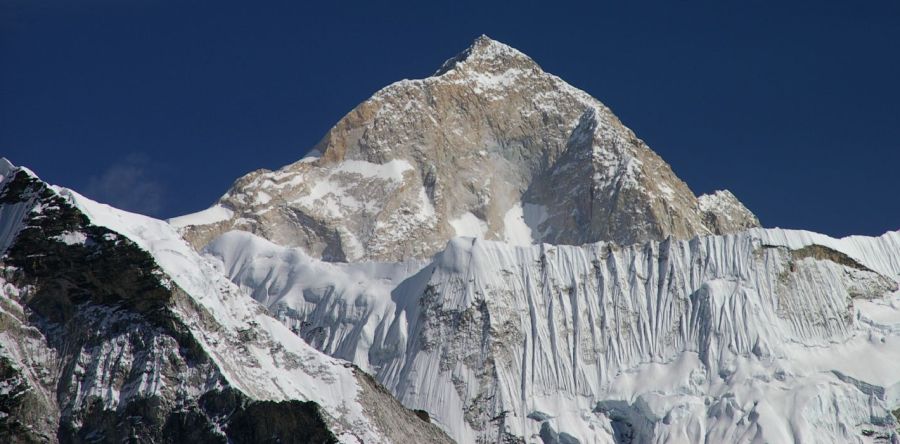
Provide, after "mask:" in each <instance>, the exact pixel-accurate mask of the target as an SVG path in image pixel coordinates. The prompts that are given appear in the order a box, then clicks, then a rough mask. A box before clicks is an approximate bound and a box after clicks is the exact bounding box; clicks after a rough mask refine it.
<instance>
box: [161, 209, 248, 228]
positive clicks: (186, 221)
mask: <svg viewBox="0 0 900 444" xmlns="http://www.w3.org/2000/svg"><path fill="white" fill-rule="evenodd" d="M233 216H234V212H233V211H231V210H229V209H228V208H225V207H223V206H221V205H213V206H211V207H209V208H207V209H205V210H203V211H198V212H196V213H192V214H186V215H184V216H178V217H173V218H171V219H169V224H171V225H172V226H173V227H175V228H184V227H187V226H191V225H207V224H214V223H216V222H221V221H225V220H228V219H231V218H232V217H233Z"/></svg>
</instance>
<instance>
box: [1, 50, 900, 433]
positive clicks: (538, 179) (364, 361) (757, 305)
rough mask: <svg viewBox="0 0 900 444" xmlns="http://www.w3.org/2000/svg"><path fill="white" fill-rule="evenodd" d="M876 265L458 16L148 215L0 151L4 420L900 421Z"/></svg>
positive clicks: (661, 424)
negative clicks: (323, 128)
mask: <svg viewBox="0 0 900 444" xmlns="http://www.w3.org/2000/svg"><path fill="white" fill-rule="evenodd" d="M898 281H900V232H889V233H886V234H885V235H883V236H880V237H861V236H853V237H848V238H843V239H834V238H830V237H828V236H824V235H819V234H816V233H810V232H806V231H796V230H781V229H763V228H760V227H759V222H758V220H757V218H756V217H755V216H754V215H753V213H752V212H750V210H748V209H747V208H746V207H745V206H744V205H743V204H741V202H740V201H739V200H738V199H737V198H736V197H735V196H734V195H733V194H731V193H730V192H728V191H717V192H715V193H713V194H710V195H703V196H699V197H698V196H696V195H695V194H694V193H693V192H692V191H691V190H690V189H689V188H688V186H687V185H686V184H685V183H684V182H682V181H681V180H680V179H678V177H676V176H675V174H674V173H673V172H672V170H671V168H670V167H669V166H668V165H667V164H666V163H665V162H664V161H663V160H662V159H660V158H659V156H657V155H656V154H655V153H653V152H652V151H651V150H650V148H649V147H647V146H646V145H645V144H644V143H643V142H642V141H641V140H640V139H638V138H637V137H636V136H635V135H634V134H633V133H632V132H631V131H630V130H629V129H628V128H626V127H625V126H624V125H623V124H622V123H621V122H620V121H619V120H618V119H617V118H616V117H615V116H614V115H613V114H612V112H611V111H610V110H609V109H608V108H606V107H605V106H604V105H602V104H601V103H600V102H598V101H597V100H595V99H593V98H591V97H590V96H588V95H587V94H586V93H584V92H582V91H579V90H578V89H576V88H574V87H572V86H570V85H568V84H566V83H565V82H563V81H562V80H561V79H559V78H557V77H555V76H553V75H550V74H548V73H546V72H544V71H543V70H542V69H541V68H540V67H539V66H538V65H537V64H536V63H535V62H534V61H533V60H531V59H530V58H529V57H527V56H526V55H524V54H522V53H521V52H519V51H517V50H515V49H513V48H510V47H509V46H506V45H504V44H502V43H499V42H496V41H493V40H491V39H489V38H487V37H480V38H478V39H477V40H476V41H475V42H474V43H473V45H472V46H471V47H470V48H468V49H467V50H465V51H464V52H462V53H461V54H459V55H457V56H456V57H454V58H452V59H450V60H448V61H447V62H446V63H444V64H443V66H441V67H440V69H438V70H437V72H436V73H435V74H434V75H432V76H431V77H428V78H425V79H421V80H403V81H400V82H397V83H395V84H392V85H390V86H388V87H386V88H384V89H382V90H381V91H378V92H377V93H375V94H374V95H373V96H372V97H371V98H370V99H369V100H367V101H365V102H363V103H362V104H360V105H359V106H358V107H357V108H355V109H354V110H353V111H351V112H350V113H349V114H348V115H347V116H345V117H344V118H343V119H341V120H340V121H339V122H338V123H337V124H336V125H335V126H334V128H332V129H331V130H330V131H329V132H328V134H326V136H325V137H324V138H323V140H322V141H321V142H319V144H318V145H317V146H316V147H315V150H314V151H313V153H312V154H311V155H309V156H307V157H305V158H303V159H300V160H299V161H297V162H295V163H293V164H290V165H287V166H285V167H283V168H281V169H280V170H277V171H265V170H259V171H255V172H253V173H250V174H248V175H246V176H244V177H242V178H240V179H238V180H237V181H236V182H235V184H234V186H233V187H232V188H231V189H230V190H229V191H228V192H227V193H226V194H225V195H224V196H223V197H222V198H221V199H220V200H219V201H218V202H217V203H216V204H215V205H213V206H212V207H211V208H209V209H207V210H204V211H201V212H199V213H194V214H190V215H186V216H183V217H179V218H174V219H171V220H169V221H168V223H165V222H162V221H158V220H154V219H151V218H147V217H143V216H138V215H134V214H130V213H126V212H122V211H119V210H115V209H113V208H110V207H108V206H105V205H102V204H99V203H96V202H93V201H90V200H89V199H86V198H84V197H82V196H80V195H78V194H77V193H75V192H74V191H70V190H66V189H62V188H57V187H53V186H49V185H47V184H44V183H43V182H41V181H40V180H39V179H38V178H37V177H36V176H35V175H34V174H33V173H31V172H30V171H28V170H27V169H24V168H16V167H13V166H12V165H10V164H8V163H6V162H5V161H3V162H0V289H2V295H0V296H2V297H0V440H4V439H5V440H12V441H21V442H43V441H62V442H85V441H122V440H128V439H132V438H138V439H143V440H145V441H150V442H181V441H187V440H197V441H202V442H259V441H265V440H281V441H282V442H322V441H326V442H329V441H331V442H333V441H336V440H337V441H343V442H394V443H421V442H445V441H450V440H455V441H457V442H460V443H476V442H478V443H499V442H502V443H544V444H551V443H565V444H573V443H584V444H586V443H645V442H655V443H694V442H743V443H763V442H769V443H786V442H816V443H819V442H835V443H837V442H840V443H848V442H849V443H853V442H894V443H900V434H898V418H900V290H898ZM370 375H371V376H370ZM410 409H414V410H410ZM145 437H149V438H145Z"/></svg>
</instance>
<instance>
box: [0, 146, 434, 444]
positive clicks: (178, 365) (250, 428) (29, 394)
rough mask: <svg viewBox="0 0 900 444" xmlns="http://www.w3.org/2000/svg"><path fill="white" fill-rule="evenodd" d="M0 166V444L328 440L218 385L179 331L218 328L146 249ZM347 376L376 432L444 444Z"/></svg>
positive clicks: (329, 434)
mask: <svg viewBox="0 0 900 444" xmlns="http://www.w3.org/2000/svg"><path fill="white" fill-rule="evenodd" d="M4 162H5V161H4ZM6 168H7V170H8V171H6V174H2V175H5V176H6V177H3V179H2V185H0V227H3V231H2V233H0V234H2V235H3V240H2V243H0V247H2V256H0V285H2V287H0V288H2V295H0V442H11V443H43V442H61V443H78V442H110V443H112V442H116V443H118V442H159V443H165V442H170V443H178V442H198V443H225V442H234V443H257V442H285V443H289V442H309V443H326V442H337V437H336V433H335V430H334V424H331V423H329V420H328V419H326V416H327V414H323V412H322V409H321V407H320V406H319V405H317V403H315V402H312V401H304V400H299V399H290V400H278V401H274V400H265V399H255V398H254V397H253V396H252V395H251V396H248V394H247V393H245V392H244V391H242V389H241V388H239V387H235V386H234V385H233V384H232V383H231V382H230V381H229V378H228V377H226V375H225V374H223V372H222V368H221V365H222V362H217V360H216V359H213V357H212V356H211V355H210V352H209V351H208V350H207V349H206V348H205V346H204V345H203V344H202V343H201V342H199V341H198V340H197V337H196V335H197V334H198V332H197V331H196V328H195V327H194V326H191V325H188V324H189V323H194V322H196V323H200V324H202V325H203V326H204V328H207V329H209V330H211V331H214V332H215V331H217V330H221V329H222V327H221V326H219V325H217V320H216V319H215V318H214V317H213V315H212V314H211V313H210V312H209V311H207V310H206V309H205V308H204V307H203V306H202V305H201V304H198V303H197V302H196V301H194V300H193V299H192V296H191V295H190V294H188V293H186V292H185V291H184V290H183V289H181V288H180V287H178V286H177V285H174V284H173V282H172V281H171V279H170V278H169V277H168V276H167V275H166V273H165V271H164V270H162V269H161V268H160V267H159V265H158V264H157V262H156V260H155V259H154V257H153V256H152V255H151V254H150V253H148V252H147V251H145V250H144V249H142V248H140V247H139V246H138V245H137V244H135V243H134V242H132V241H131V240H130V239H129V238H127V237H126V236H123V235H122V234H120V233H117V232H115V231H112V230H110V229H108V228H105V227H102V226H97V225H94V224H92V222H91V220H90V219H89V218H88V217H87V216H86V215H85V214H84V213H83V212H82V211H80V210H79V209H78V208H76V207H75V206H74V205H73V204H72V202H71V201H69V200H68V199H66V198H64V197H62V196H60V195H59V193H58V192H57V191H56V190H54V189H52V188H51V187H49V186H48V185H47V184H45V183H44V182H42V181H40V180H39V179H38V178H37V177H35V176H34V175H32V174H31V173H30V172H28V171H27V170H24V169H13V168H10V167H9V166H7V167H6ZM73 240H77V241H73ZM236 302H240V301H236ZM251 302H252V301H250V300H249V299H248V300H245V301H244V303H251ZM246 334H247V335H250V336H252V335H253V332H246ZM226 365H253V364H252V362H250V363H242V362H230V363H226ZM347 365H348V366H349V364H347ZM352 371H353V372H354V373H357V374H358V375H359V377H360V379H359V381H360V384H359V385H360V387H363V388H364V391H365V392H366V393H364V394H363V395H362V396H361V398H365V400H364V401H362V403H363V405H368V409H369V410H370V411H372V412H377V413H378V415H379V418H378V421H379V423H380V424H383V425H385V426H386V427H385V428H387V427H388V426H389V427H392V428H396V429H397V430H399V431H402V432H404V433H406V436H412V437H416V436H419V437H420V438H422V439H428V440H429V441H441V440H444V441H447V440H448V439H447V438H446V435H444V434H443V433H442V432H440V431H439V430H438V429H437V428H436V427H435V426H433V425H431V424H428V423H427V422H426V421H423V420H421V419H420V418H419V417H418V416H417V415H416V414H415V413H414V412H411V411H408V410H406V409H405V408H403V407H402V406H400V405H399V403H397V401H396V400H394V399H393V398H391V397H390V396H389V395H388V396H383V395H381V393H382V392H384V393H386V392H385V391H384V389H383V388H379V387H378V385H377V383H374V381H371V380H370V379H369V378H368V377H365V376H364V375H363V374H362V373H361V372H358V370H355V369H353V370H352ZM404 422H407V423H408V424H404ZM394 432H395V431H394V430H388V431H386V433H385V435H386V436H389V435H390V434H392V433H394Z"/></svg>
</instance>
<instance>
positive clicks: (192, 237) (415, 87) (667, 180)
mask: <svg viewBox="0 0 900 444" xmlns="http://www.w3.org/2000/svg"><path fill="white" fill-rule="evenodd" d="M313 153H314V154H313V155H311V156H309V157H307V158H304V159H302V160H300V161H298V162H296V163H294V164H291V165H288V166H285V167H284V168H282V169H280V170H278V171H274V172H272V171H264V170H260V171H256V172H253V173H250V174H248V175H247V176H244V177H242V178H240V179H239V180H238V181H237V182H235V184H234V186H233V187H232V189H231V190H229V191H228V192H227V193H226V194H225V195H224V196H223V197H222V198H221V199H220V201H219V202H218V203H217V205H216V206H214V207H213V208H212V209H210V210H207V211H206V212H203V213H202V214H198V215H192V216H187V217H183V218H176V219H174V220H172V222H173V224H175V225H177V226H179V227H181V231H182V233H183V234H184V236H185V237H186V238H187V239H188V240H189V241H190V242H191V243H192V244H193V245H194V246H195V247H198V248H199V247H201V246H202V245H205V244H206V243H207V242H209V241H210V240H211V239H213V238H214V237H215V236H217V235H219V234H221V233H223V232H225V231H228V230H230V229H240V230H245V231H250V232H253V233H256V234H258V235H260V236H263V237H265V238H267V239H269V240H272V241H273V242H276V243H278V244H281V245H286V246H298V247H301V248H303V249H304V250H306V251H307V252H309V253H310V254H311V255H313V256H315V257H319V258H322V259H325V260H329V261H359V260H380V261H384V260H392V261H396V260H404V259H410V258H425V257H430V256H431V255H433V254H434V253H436V252H438V251H439V250H440V249H442V248H443V247H444V245H445V244H446V242H447V241H448V240H449V239H450V238H451V237H454V236H456V235H466V236H479V237H483V238H485V239H496V240H503V241H506V242H509V243H514V244H526V245H528V244H533V243H538V242H547V243H553V244H575V245H578V244H583V243H590V242H596V241H600V240H607V241H615V242H617V243H620V244H630V243H637V242H643V241H647V240H662V239H664V238H666V237H668V236H673V237H675V238H679V239H684V238H690V237H693V236H697V235H705V234H722V233H727V232H732V231H735V230H738V229H743V228H746V227H753V226H758V221H757V220H756V218H755V217H754V216H753V214H752V213H750V212H749V211H748V210H747V209H746V208H744V207H743V205H741V204H740V202H738V201H737V199H734V198H733V196H731V198H730V199H718V200H727V205H708V206H707V208H706V209H704V208H701V201H699V200H698V199H697V197H695V195H694V194H693V193H692V192H691V190H690V189H689V188H688V186H687V185H686V184H685V183H684V182H682V181H681V180H680V179H678V177H676V176H675V174H674V173H673V172H672V170H671V168H670V167H669V165H667V164H666V163H665V162H664V161H663V160H662V159H660V158H659V156H657V155H656V154H655V153H654V152H653V151H651V150H650V148H648V147H647V146H646V144H644V143H643V141H641V140H640V139H638V138H637V136H635V134H634V133H633V132H632V131H631V130H629V129H628V128H626V127H625V126H624V125H623V124H622V123H621V122H620V121H619V120H618V119H617V118H616V117H615V116H614V115H613V114H612V112H611V111H610V110H609V109H608V108H606V107H605V106H604V105H603V104H601V103H600V102H599V101H597V100H595V99H593V98H592V97H590V96H589V95H587V94H586V93H584V92H583V91H580V90H578V89H576V88H574V87H572V86H570V85H568V84H566V83H565V82H563V81H562V80H561V79H559V78H558V77H555V76H553V75H551V74H548V73H546V72H544V71H543V70H542V69H541V68H540V67H539V66H538V65H537V64H536V63H535V62H534V61H533V60H531V59H530V58H529V57H528V56H526V55H524V54H522V53H521V52H519V51H517V50H515V49H513V48H510V47H509V46H506V45H504V44H502V43H499V42H496V41H493V40H491V39H489V38H487V37H480V38H478V39H477V40H476V41H475V42H474V44H473V45H472V46H471V47H470V48H468V49H467V50H466V51H464V52H463V53H461V54H459V55H458V56H456V57H454V58H452V59H450V60H448V61H447V62H446V63H444V65H443V66H442V67H441V68H440V69H439V70H438V71H437V72H436V73H435V74H434V75H433V76H431V77H428V78H425V79H421V80H403V81H400V82H397V83H394V84H392V85H390V86H388V87H386V88H384V89H382V90H381V91H378V92H377V93H376V94H375V95H374V96H372V97H371V98H370V99H369V100H367V101H365V102H363V103H362V104H360V105H359V106H357V107H356V109H354V110H353V111H351V112H350V113H349V114H347V115H346V116H345V117H344V118H343V119H341V120H340V121H339V122H338V123H337V124H336V125H335V126H334V128H332V129H331V130H330V131H329V132H328V134H326V135H325V137H324V139H323V140H322V141H321V142H319V144H318V145H317V146H316V147H315V149H314V151H313ZM729 196H730V194H729Z"/></svg>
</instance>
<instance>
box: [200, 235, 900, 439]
mask: <svg viewBox="0 0 900 444" xmlns="http://www.w3.org/2000/svg"><path fill="white" fill-rule="evenodd" d="M204 253H205V254H206V256H207V257H208V258H210V260H211V261H212V262H215V263H217V266H218V267H220V268H221V271H222V272H224V273H225V274H227V275H228V276H229V277H230V278H231V279H232V280H233V281H234V282H235V283H237V284H238V285H240V286H241V287H242V288H244V289H245V290H246V291H248V292H249V293H250V294H251V295H252V296H253V298H254V299H256V300H257V301H259V302H261V303H262V304H264V305H265V306H266V307H267V308H268V309H269V311H270V313H272V314H273V315H274V316H275V317H277V318H278V319H280V320H281V321H282V322H284V323H285V324H286V325H287V326H288V327H290V328H291V329H292V330H293V331H294V332H296V333H297V334H299V335H301V336H302V337H303V338H304V339H306V341H307V342H309V343H310V344H311V345H313V346H315V347H316V348H318V349H320V350H322V351H324V352H326V353H328V354H330V355H333V356H335V357H339V358H342V359H346V360H349V361H352V362H354V363H355V364H357V365H359V366H360V367H361V368H362V369H364V370H365V371H367V372H370V373H371V374H373V375H374V376H375V377H376V378H377V379H378V380H379V381H380V382H381V383H383V384H384V385H385V386H386V387H387V388H389V389H390V390H391V392H392V393H393V394H394V395H395V396H396V397H397V398H398V399H399V400H400V401H401V402H402V403H403V404H404V405H406V406H407V407H409V408H415V409H423V410H426V411H428V412H429V413H430V414H431V416H432V419H433V420H434V421H435V422H436V423H438V424H439V425H441V426H442V427H443V428H444V429H445V430H446V431H447V432H448V433H449V434H450V435H451V436H452V437H453V438H454V439H456V440H457V441H459V442H499V441H506V440H511V441H518V440H524V441H526V442H541V441H543V442H582V443H588V442H658V443H664V442H665V443H672V442H748V443H750V442H792V441H793V442H878V441H881V442H897V440H898V436H897V432H896V430H895V429H896V427H897V419H896V418H895V417H894V414H892V411H894V410H896V409H897V408H898V407H900V372H898V371H897V364H896V363H897V362H900V292H898V289H897V283H896V282H897V280H898V279H900V233H897V232H890V233H887V234H885V235H883V236H881V237H861V236H854V237H848V238H843V239H834V238H830V237H828V236H824V235H819V234H815V233H811V232H805V231H793V230H781V229H751V230H748V231H745V232H741V233H737V234H729V235H723V236H703V237H695V238H693V239H690V240H674V239H667V240H664V241H662V242H656V241H652V242H646V243H643V244H635V245H631V246H617V245H615V244H612V243H606V242H600V243H595V244H588V245H583V246H562V245H549V244H541V245H536V246H511V245H508V244H504V243H501V242H495V241H486V240H483V239H477V238H465V237H457V238H454V239H452V240H451V241H450V242H449V243H448V244H447V246H446V248H445V249H444V250H443V251H442V252H440V253H438V254H437V255H435V256H434V257H433V258H432V259H431V260H412V261H406V262H398V263H374V262H371V263H356V264H342V263H328V262H323V261H321V260H319V259H316V258H312V257H310V256H309V255H308V254H306V253H305V252H304V251H303V250H301V249H299V248H288V247H283V246H279V245H276V244H273V243H271V242H269V241H267V240H265V239H262V238H259V237H256V236H255V235H253V234H250V233H246V232H238V231H232V232H228V233H226V234H224V235H222V236H220V237H219V238H217V239H215V240H214V241H212V242H211V243H210V244H209V245H207V247H206V248H205V250H204ZM567 440H568V441H567Z"/></svg>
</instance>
